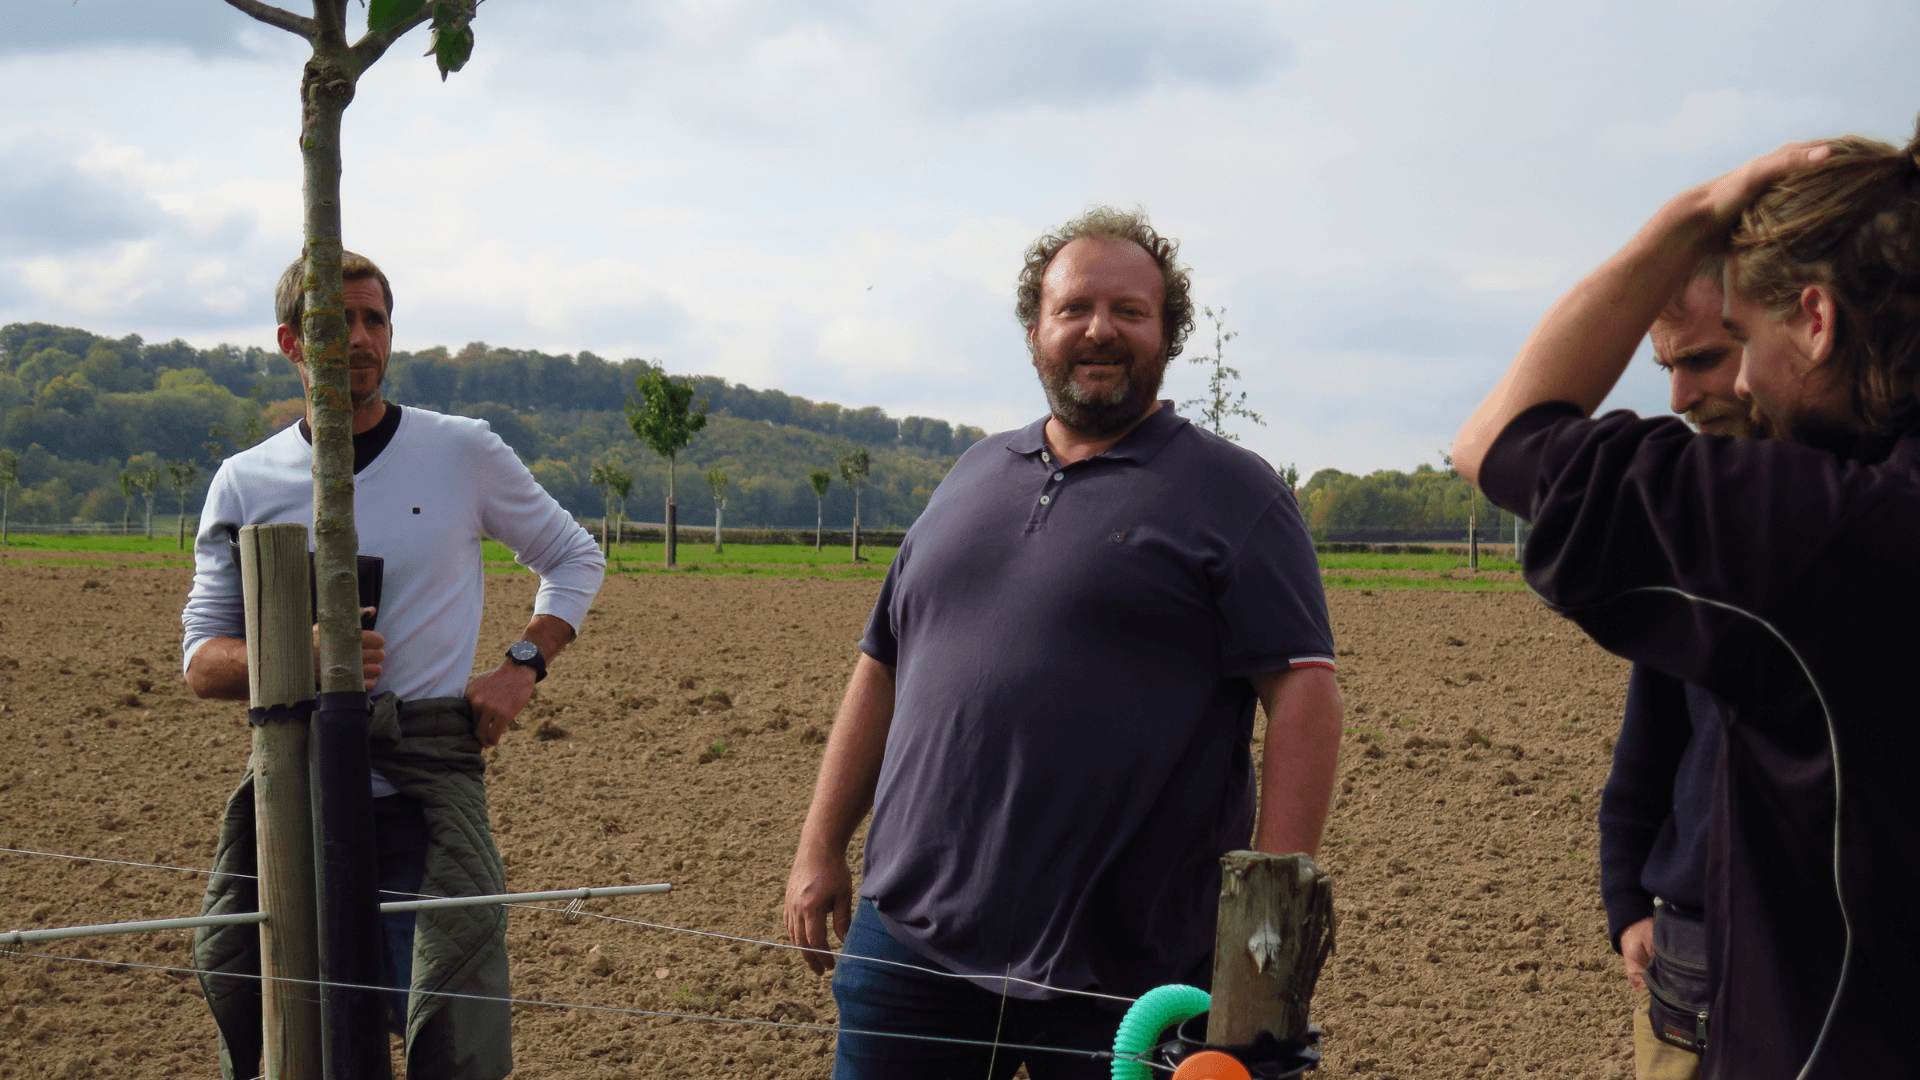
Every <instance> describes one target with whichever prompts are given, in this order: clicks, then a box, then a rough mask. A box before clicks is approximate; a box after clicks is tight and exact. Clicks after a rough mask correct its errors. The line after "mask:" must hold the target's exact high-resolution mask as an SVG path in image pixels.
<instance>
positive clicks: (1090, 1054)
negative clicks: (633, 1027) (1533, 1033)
mask: <svg viewBox="0 0 1920 1080" xmlns="http://www.w3.org/2000/svg"><path fill="white" fill-rule="evenodd" d="M549 910H556V911H557V910H560V909H558V908H553V909H549ZM0 956H10V957H13V958H15V959H20V960H57V961H65V962H67V963H76V964H99V965H104V966H107V967H112V968H139V969H141V970H145V971H159V972H167V973H171V974H177V975H194V976H204V977H208V978H217V979H250V980H253V981H255V982H259V983H263V984H264V983H268V982H284V983H298V984H300V985H303V986H317V987H331V988H334V989H341V990H370V991H374V992H377V993H382V994H391V993H395V992H396V991H395V990H394V989H393V988H392V987H389V986H374V985H370V984H367V983H348V982H333V981H329V980H326V979H294V978H288V977H287V976H284V975H260V974H248V973H244V972H227V971H219V972H206V971H201V970H200V969H198V968H188V967H179V966H176V965H170V964H146V963H139V962H136V961H130V960H106V959H100V958H97V957H88V956H60V955H57V954H54V953H28V952H13V951H10V950H5V949H0ZM409 992H410V993H414V994H422V995H425V996H427V997H442V998H457V999H461V1000H466V1001H499V1002H505V1003H507V1004H510V1005H523V1006H527V1007H529V1008H546V1009H578V1010H581V1011H584V1012H598V1013H610V1014H615V1015H621V1016H642V1017H647V1018H649V1019H661V1020H699V1021H704V1022H708V1023H718V1024H739V1025H743V1026H747V1027H759V1028H780V1029H785V1030H790V1031H807V1032H815V1033H818V1034H823V1035H834V1036H839V1035H864V1036H869V1037H873V1038H882V1039H907V1040H911V1041H915V1042H932V1043H944V1044H948V1045H953V1046H973V1047H988V1048H998V1049H1005V1050H1025V1051H1031V1052H1034V1053H1044V1054H1066V1055H1069V1056H1073V1057H1084V1058H1088V1059H1090V1060H1096V1061H1098V1060H1112V1059H1114V1058H1124V1059H1126V1060H1129V1061H1136V1062H1139V1063H1140V1064H1142V1065H1146V1066H1147V1067H1149V1068H1155V1069H1160V1070H1162V1071H1165V1072H1172V1071H1173V1070H1172V1069H1170V1068H1167V1067H1166V1066H1165V1065H1161V1064H1158V1063H1156V1062H1153V1061H1149V1060H1147V1059H1146V1058H1144V1057H1139V1056H1136V1055H1131V1054H1120V1053H1116V1052H1115V1051H1112V1050H1087V1049H1084V1048H1081V1047H1070V1046H1035V1045H1030V1044H1025V1043H1005V1042H1000V1041H998V1040H994V1041H988V1040H986V1039H960V1038H955V1037H952V1036H947V1035H920V1034H915V1033H913V1032H905V1031H859V1030H853V1029H849V1028H842V1027H836V1026H833V1025H829V1024H799V1023H794V1022H792V1021H788V1020H756V1019H752V1018H749V1017H744V1016H715V1015H712V1014H709V1013H679V1012H668V1011H666V1010H664V1009H635V1008H630V1007H624V1006H620V1005H594V1004H589V1003H587V1002H573V1001H542V1000H540V999H538V998H517V997H499V996H496V995H490V994H460V993H454V992H452V991H448V990H411V991H409Z"/></svg>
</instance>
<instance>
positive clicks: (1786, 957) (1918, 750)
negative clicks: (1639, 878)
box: [1454, 136, 1920, 1080]
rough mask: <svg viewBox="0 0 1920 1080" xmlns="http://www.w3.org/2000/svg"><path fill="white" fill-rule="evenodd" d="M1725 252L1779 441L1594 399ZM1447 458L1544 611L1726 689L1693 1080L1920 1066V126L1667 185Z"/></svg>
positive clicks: (1734, 317)
mask: <svg viewBox="0 0 1920 1080" xmlns="http://www.w3.org/2000/svg"><path fill="white" fill-rule="evenodd" d="M1718 251H1725V252H1727V253H1728V256H1729V257H1728V262H1727V270H1726V275H1725V278H1724V284H1723V290H1724V293H1725V298H1724V306H1723V307H1722V309H1721V318H1722V322H1723V324H1724V325H1725V326H1726V328H1727V331H1728V333H1729V334H1730V335H1731V336H1732V337H1733V339H1734V340H1735V341H1737V342H1739V343H1740V345H1741V366H1740V373H1739V376H1738V378H1737V380H1736V382H1735V392H1736V393H1737V394H1738V395H1739V396H1741V397H1743V398H1745V399H1747V400H1750V401H1752V402H1753V404H1754V406H1755V408H1756V409H1757V410H1758V411H1759V413H1760V414H1761V415H1762V416H1763V417H1764V418H1765V419H1766V421H1767V423H1768V425H1769V427H1770V429H1771V430H1772V432H1773V435H1774V437H1773V438H1769V439H1724V438H1712V437H1704V438H1703V437H1700V436H1697V435H1695V434H1694V433H1693V432H1691V431H1689V430H1688V429H1687V428H1686V427H1685V426H1684V425H1682V424H1680V423H1679V422H1678V421H1676V420H1673V419H1671V418H1663V419H1655V420H1642V419H1640V418H1639V417H1636V416H1634V415H1632V414H1631V413H1624V412H1615V413H1610V414H1608V415H1606V416H1601V417H1597V418H1594V417H1592V416H1591V414H1592V412H1593V411H1594V410H1595V409H1596V408H1598V406H1599V404H1600V403H1601V401H1603V400H1604V399H1605V398H1606V396H1607V393H1608V392H1609V391H1610V390H1611V389H1612V388H1613V385H1614V383H1615V382H1616V381H1617V380H1618V379H1619V377H1620V374H1621V372H1622V371H1623V370H1624V368H1625V367H1626V365H1627V363H1628V362H1630V361H1631V359H1632V356H1633V353H1634V350H1635V348H1636V347H1637V346H1638V343H1639V340H1640V338H1641V336H1642V335H1643V334H1644V333H1645V332H1646V328H1647V326H1648V325H1649V324H1650V323H1651V322H1652V321H1653V320H1654V318H1655V317H1656V316H1658V314H1659V312H1660V309H1661V308H1662V307H1663V306H1665V305H1666V304H1667V303H1668V302H1669V300H1670V299H1671V297H1672V296H1673V294H1674V293H1675V292H1676V291H1678V290H1679V289H1680V288H1681V287H1682V286H1684V285H1685V284H1686V282H1687V279H1688V278H1689V277H1690V276H1691V274H1692V272H1693V268H1694V267H1695V266H1696V265H1698V263H1699V261H1700V260H1701V259H1703V258H1705V257H1706V256H1708V255H1711V254H1713V253H1715V252H1718ZM1454 447H1455V449H1454V460H1455V462H1456V463H1458V465H1459V467H1460V471H1461V473H1462V474H1464V475H1465V476H1466V477H1467V478H1468V479H1469V480H1472V481H1474V482H1476V483H1479V484H1480V485H1481V486H1482V487H1483V488H1484V489H1485V491H1486V492H1487V495H1488V497H1489V498H1491V499H1492V500H1493V501H1494V502H1495V503H1496V504H1497V505H1499V506H1502V507H1505V508H1506V509H1509V510H1511V511H1513V512H1515V513H1518V514H1520V515H1521V516H1523V517H1526V518H1528V519H1530V520H1532V521H1533V523H1534V531H1533V540H1532V542H1531V543H1530V544H1529V545H1528V546H1527V560H1526V561H1527V565H1526V576H1527V581H1528V584H1530V585H1531V586H1532V587H1533V588H1534V590H1535V591H1536V592H1537V593H1538V594H1539V595H1540V596H1541V597H1542V598H1543V599H1544V600H1545V601H1546V602H1547V603H1549V604H1550V605H1553V606H1554V607H1555V608H1556V609H1558V610H1560V611H1561V612H1563V613H1564V614H1566V615H1567V616H1568V617H1569V618H1571V619H1572V620H1574V621H1575V622H1576V623H1578V624H1579V625H1580V626H1581V628H1582V629H1584V630H1586V631H1587V632H1588V633H1589V634H1591V635H1593V637H1594V639H1595V640H1596V641H1597V642H1599V643H1600V644H1601V645H1603V646H1604V647H1606V648H1608V649H1610V650H1612V651H1613V652H1615V653H1617V654H1619V655H1621V656H1624V657H1626V658H1628V659H1630V660H1633V661H1635V662H1637V663H1640V664H1644V665H1646V666H1648V667H1652V668H1654V669H1656V670H1659V671H1661V672H1663V673H1665V674H1667V675H1670V676H1673V677H1674V678H1678V679H1682V680H1684V681H1686V682H1689V683H1692V684H1695V685H1698V686H1700V687H1702V688H1704V689H1705V690H1707V691H1708V692H1710V693H1711V694H1712V695H1713V696H1714V697H1715V698H1716V699H1718V700H1719V701H1720V702H1722V703H1723V704H1724V706H1725V712H1724V716H1725V721H1726V734H1725V736H1724V739H1723V749H1722V752H1721V760H1720V765H1719V767H1718V771H1717V773H1716V775H1715V781H1714V788H1713V802H1712V810H1711V816H1712V820H1711V822H1710V824H1709V826H1708V842H1707V850H1708V855H1707V872H1706V923H1707V926H1706V939H1707V953H1708V989H1709V994H1710V998H1711V1019H1712V1030H1711V1032H1710V1035H1709V1038H1708V1042H1707V1047H1706V1053H1705V1055H1704V1056H1703V1057H1702V1060H1701V1072H1702V1074H1703V1075H1704V1076H1706V1077H1708V1078H1709V1080H1731V1078H1739V1080H1788V1078H1793V1080H1828V1078H1834V1080H1838V1078H1855V1077H1869V1076H1871V1077H1880V1076H1911V1075H1913V1073H1914V1065H1913V1050H1912V1047H1911V1046H1910V1045H1909V1043H1910V1041H1911V1040H1910V1039H1909V1038H1908V1037H1907V1036H1908V1031H1909V1029H1910V1028H1911V1025H1912V1017H1913V1015H1914V1013H1915V1012H1916V1010H1920V985H1917V984H1916V981H1915V979H1914V972H1915V971H1916V970H1920V935H1916V934H1915V933H1914V931H1913V897H1914V896H1915V895H1916V893H1920V794H1917V793H1916V787H1915V785H1914V783H1913V777H1912V775H1911V773H1912V768H1913V762H1914V761H1915V760H1917V759H1920V725H1915V724H1914V723H1913V722H1912V720H1911V714H1912V712H1913V703H1912V697H1913V693H1912V686H1911V683H1912V676H1911V670H1912V664H1913V657H1914V655H1915V654H1916V653H1917V652H1920V623H1917V622H1916V620H1915V618H1914V611H1915V609H1916V607H1917V606H1920V562H1916V560H1915V559H1914V558H1913V551H1914V546H1915V544H1916V542H1917V541H1920V138H1916V139H1915V140H1914V141H1912V142H1910V143H1909V144H1908V145H1907V146H1906V148H1904V149H1896V148H1894V147H1892V146H1889V145H1887V144H1885V143H1880V142H1875V141H1872V140H1868V139H1862V138H1858V137H1855V136H1847V137H1844V138H1838V139H1831V140H1827V141H1824V142H1819V143H1798V144H1791V145H1788V146H1785V147H1782V148H1781V149H1779V150H1777V151H1775V152H1774V153H1771V154H1768V155H1766V156H1764V157H1761V158H1758V159H1755V160H1754V161H1752V162H1749V163H1748V164H1747V165H1745V166H1743V167H1741V168H1739V169H1736V170H1735V171H1733V172H1731V173H1728V174H1727V175H1726V176H1723V177H1720V178H1718V179H1716V180H1713V181H1710V182H1708V183H1706V184H1702V185H1700V186H1699V187H1696V188H1693V189H1691V190H1689V191H1686V192H1682V193H1681V194H1680V195H1678V196H1676V197H1674V198H1673V199H1672V200H1671V201H1669V202H1668V203H1667V204H1666V205H1665V206H1663V207H1662V208H1661V209H1660V210H1659V212H1658V213H1656V214H1655V216H1654V217H1653V219H1652V220H1651V221H1649V222H1648V223H1647V224H1646V225H1645V226H1644V227H1643V228H1642V229H1641V231H1640V233H1639V234H1638V235H1637V236H1635V237H1634V238H1633V239H1632V240H1631V241H1629V242H1628V244H1627V245H1626V246H1625V247H1624V248H1622V249H1621V250H1620V251H1619V252H1618V253H1617V254H1615V255H1614V256H1613V257H1612V258H1611V259H1609V260H1608V261H1607V262H1606V263H1604V264H1603V265H1602V266H1601V267H1600V268H1599V269H1598V270H1595V271H1594V272H1593V273H1592V274H1589V275H1588V276H1587V277H1586V278H1585V279H1583V280H1582V281H1581V282H1580V283H1579V284H1578V285H1576V286H1575V287H1574V289H1573V291H1571V292H1570V293H1568V294H1567V296H1566V297H1564V298H1563V299H1562V300H1561V301H1560V302H1559V303H1558V304H1556V305H1555V306H1554V308H1553V309H1552V310H1551V311H1549V312H1548V313H1547V315H1546V317H1545V318H1544V319H1543V320H1542V321H1541V323H1540V325H1539V326H1538V328H1536V329H1535V331H1534V333H1533V335H1532V336H1531V337H1530V338H1529V339H1528V340H1527V343H1526V345H1525V346H1524V347H1523V348H1522V350H1521V352H1520V355H1519V356H1518V357H1517V358H1516V359H1515V360H1514V362H1513V365H1512V366H1511V367H1510V368H1509V369H1508V371H1507V374H1506V376H1505V377H1504V378H1503V379H1502V380H1501V382H1500V384H1499V385H1498V386H1497V387H1495V389H1494V391H1493V393H1492V394H1490V395H1489V396H1488V397H1487V399H1486V400H1485V401H1484V402H1482V404H1481V405H1480V407H1479V408H1478V409H1477V410H1476V411H1475V412H1474V414H1473V416H1472V417H1471V418H1470V419H1469V420H1468V422H1467V424H1466V426H1465V427H1464V428H1462V429H1461V432H1460V436H1459V438H1458V439H1457V440H1456V442H1455V444H1454Z"/></svg>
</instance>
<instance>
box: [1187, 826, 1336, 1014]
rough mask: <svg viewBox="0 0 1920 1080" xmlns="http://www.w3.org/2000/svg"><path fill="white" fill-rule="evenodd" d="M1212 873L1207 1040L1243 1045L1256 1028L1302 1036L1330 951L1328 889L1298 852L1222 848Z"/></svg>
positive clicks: (1330, 898) (1330, 896) (1321, 875)
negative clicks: (1215, 885) (1216, 889)
mask: <svg viewBox="0 0 1920 1080" xmlns="http://www.w3.org/2000/svg"><path fill="white" fill-rule="evenodd" d="M1220 870H1221V873H1220V921H1219V923H1218V924H1217V929H1216V930H1215V934H1214V949H1213V1008H1212V1011H1211V1012H1209V1013H1208V1014H1207V1042H1208V1044H1210V1045H1213V1046H1246V1045H1249V1044H1251V1043H1252V1042H1253V1041H1254V1040H1255V1039H1256V1038H1258V1037H1259V1035H1260V1033H1261V1032H1263V1031H1266V1032H1271V1033H1272V1034H1273V1037H1274V1038H1276V1039H1278V1040H1280V1042H1281V1043H1283V1044H1287V1043H1293V1042H1297V1041H1299V1040H1302V1039H1304V1038H1305V1037H1306V1034H1307V1025H1308V1020H1309V1014H1310V1013H1311V1011H1312V1006H1313V988H1314V984H1315V983H1317V982H1318V981H1319V979H1320V966H1321V965H1322V964H1324V963H1326V960H1327V956H1328V954H1329V953H1331V952H1333V887H1332V886H1331V885H1330V884H1329V883H1328V881H1327V875H1326V873H1325V872H1324V871H1322V870H1321V869H1320V867H1318V866H1317V865H1315V864H1314V861H1313V860H1312V859H1311V858H1308V857H1307V856H1305V855H1267V854H1264V853H1262V852H1258V851H1230V852H1228V853H1227V854H1225V855H1223V856H1221V859H1220Z"/></svg>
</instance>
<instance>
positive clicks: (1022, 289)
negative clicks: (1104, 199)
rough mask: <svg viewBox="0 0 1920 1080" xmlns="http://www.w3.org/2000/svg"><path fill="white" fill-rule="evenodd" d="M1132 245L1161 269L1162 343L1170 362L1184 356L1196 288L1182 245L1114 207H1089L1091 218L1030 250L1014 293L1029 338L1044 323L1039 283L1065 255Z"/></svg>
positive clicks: (1142, 217)
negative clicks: (1094, 246)
mask: <svg viewBox="0 0 1920 1080" xmlns="http://www.w3.org/2000/svg"><path fill="white" fill-rule="evenodd" d="M1081 239H1088V240H1131V241H1132V242H1134V243H1136V244H1138V245H1140V247H1141V248H1142V249H1144V250H1145V251H1146V253H1147V254H1149V255H1151V256H1153V261H1154V264H1155V265H1156V266H1158V267H1159V268H1160V279H1161V281H1163V282H1164V283H1165V286H1166V292H1165V295H1164V296H1163V297H1162V299H1161V304H1160V329H1161V333H1160V337H1161V340H1162V341H1163V342H1165V343H1166V348H1167V359H1169V360H1171V359H1173V358H1174V357H1176V356H1179V355H1180V350H1181V349H1182V348H1183V347H1184V346H1185V345H1186V343H1187V335H1188V334H1190V333H1192V332H1193V296H1192V288H1193V283H1192V281H1191V280H1190V278H1189V274H1188V270H1187V268H1186V267H1184V266H1181V265H1180V264H1179V263H1178V262H1176V261H1175V260H1176V259H1177V258H1178V256H1179V254H1180V242H1179V241H1178V240H1173V239H1170V238H1168V237H1165V236H1161V235H1160V234H1159V233H1157V232H1155V231H1154V230H1153V225H1152V224H1151V223H1150V222H1148V221H1147V212H1146V210H1145V209H1144V208H1142V207H1137V206H1136V207H1134V208H1133V209H1132V210H1120V209H1117V208H1115V207H1111V206H1094V207H1089V208H1088V209H1087V212H1086V213H1084V214H1081V215H1080V216H1079V217H1077V218H1074V219H1073V220H1072V221H1069V222H1067V223H1066V224H1065V225H1062V226H1060V227H1059V228H1058V229H1055V230H1053V231H1052V232H1049V233H1045V234H1043V235H1042V236H1041V237H1040V238H1039V239H1038V240H1035V241H1034V242H1033V243H1032V244H1031V245H1030V246H1029V247H1028V248H1027V262H1026V265H1025V266H1022V267H1021V268H1020V282H1019V287H1018V289H1017V290H1016V291H1015V293H1014V302H1013V315H1014V318H1016V319H1019V320H1020V327H1021V329H1023V330H1025V331H1027V334H1028V335H1029V337H1031V335H1032V334H1033V327H1034V324H1035V323H1036V322H1038V321H1039V320H1040V279H1041V278H1043V277H1045V276H1046V274H1047V266H1048V265H1049V264H1051V263H1052V262H1053V257H1054V256H1055V255H1058V254H1060V249H1061V248H1064V247H1066V246H1067V245H1068V244H1071V243H1073V242H1074V241H1075V240H1081Z"/></svg>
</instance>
